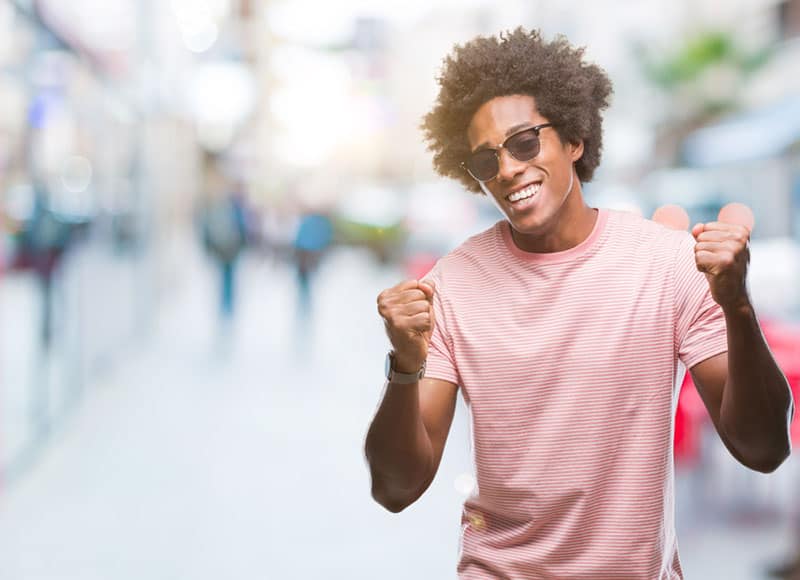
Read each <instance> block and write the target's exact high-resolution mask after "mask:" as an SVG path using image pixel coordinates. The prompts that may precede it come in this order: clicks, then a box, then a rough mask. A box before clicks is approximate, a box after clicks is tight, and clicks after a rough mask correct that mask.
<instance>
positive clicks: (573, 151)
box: [569, 139, 583, 163]
mask: <svg viewBox="0 0 800 580" xmlns="http://www.w3.org/2000/svg"><path fill="white" fill-rule="evenodd" d="M569 156H570V158H571V159H572V162H573V163H575V162H576V161H577V160H578V159H580V158H581V157H583V139H581V140H580V141H578V142H577V143H570V144H569Z"/></svg>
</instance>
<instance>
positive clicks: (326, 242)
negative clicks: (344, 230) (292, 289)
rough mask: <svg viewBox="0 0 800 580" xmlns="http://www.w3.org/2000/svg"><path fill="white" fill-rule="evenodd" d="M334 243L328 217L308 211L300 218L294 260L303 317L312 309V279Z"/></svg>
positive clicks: (295, 240)
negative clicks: (323, 257)
mask: <svg viewBox="0 0 800 580" xmlns="http://www.w3.org/2000/svg"><path fill="white" fill-rule="evenodd" d="M332 241H333V226H332V225H331V220H330V218H328V216H327V215H325V214H324V213H322V212H317V211H308V212H306V213H304V214H303V215H302V216H301V217H300V220H299V222H298V225H297V233H296V235H295V237H294V260H295V267H296V268H297V295H298V305H299V309H300V313H301V315H305V314H308V312H309V310H310V308H311V284H312V278H313V277H314V274H315V273H316V271H317V268H318V267H319V264H320V261H321V259H322V256H323V255H324V254H325V252H326V251H327V250H328V248H329V246H330V245H331V242H332Z"/></svg>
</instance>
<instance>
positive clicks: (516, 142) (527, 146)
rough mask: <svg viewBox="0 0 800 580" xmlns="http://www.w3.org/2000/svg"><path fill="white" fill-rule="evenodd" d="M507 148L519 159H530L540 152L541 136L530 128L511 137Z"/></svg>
mask: <svg viewBox="0 0 800 580" xmlns="http://www.w3.org/2000/svg"><path fill="white" fill-rule="evenodd" d="M506 149H508V152H509V153H511V155H513V156H514V159H516V160H517V161H530V160H531V159H533V158H534V157H536V156H537V155H538V154H539V136H538V135H537V134H536V131H534V130H533V129H529V130H527V131H523V132H522V133H517V134H516V135H514V136H512V137H511V138H509V140H508V141H507V142H506Z"/></svg>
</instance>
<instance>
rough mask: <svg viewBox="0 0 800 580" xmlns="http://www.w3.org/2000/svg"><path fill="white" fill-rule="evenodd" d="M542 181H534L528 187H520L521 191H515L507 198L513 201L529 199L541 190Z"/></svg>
mask: <svg viewBox="0 0 800 580" xmlns="http://www.w3.org/2000/svg"><path fill="white" fill-rule="evenodd" d="M541 187H542V184H541V183H532V184H531V185H529V186H528V187H525V188H523V189H520V190H519V191H515V192H514V193H512V194H509V195H507V196H506V199H507V200H508V201H510V202H511V203H516V202H518V201H522V200H523V199H528V198H529V197H533V196H534V195H536V194H537V193H539V190H540V189H541Z"/></svg>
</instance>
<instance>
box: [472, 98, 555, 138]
mask: <svg viewBox="0 0 800 580" xmlns="http://www.w3.org/2000/svg"><path fill="white" fill-rule="evenodd" d="M544 122H546V119H545V118H544V117H542V116H541V115H540V114H539V111H538V110H537V109H536V101H535V100H534V98H533V97H531V96H529V95H508V96H504V97H495V98H493V99H491V100H489V101H486V102H485V103H484V104H483V105H481V106H480V107H479V108H478V110H477V111H475V114H474V115H472V119H471V120H470V123H469V126H468V127H467V139H469V144H470V146H471V147H477V146H478V145H481V144H483V143H487V142H488V143H493V144H498V143H501V142H502V141H503V140H504V139H505V138H506V136H507V133H508V131H509V130H510V129H512V128H515V127H518V126H519V125H526V124H528V125H534V124H538V123H544Z"/></svg>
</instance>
